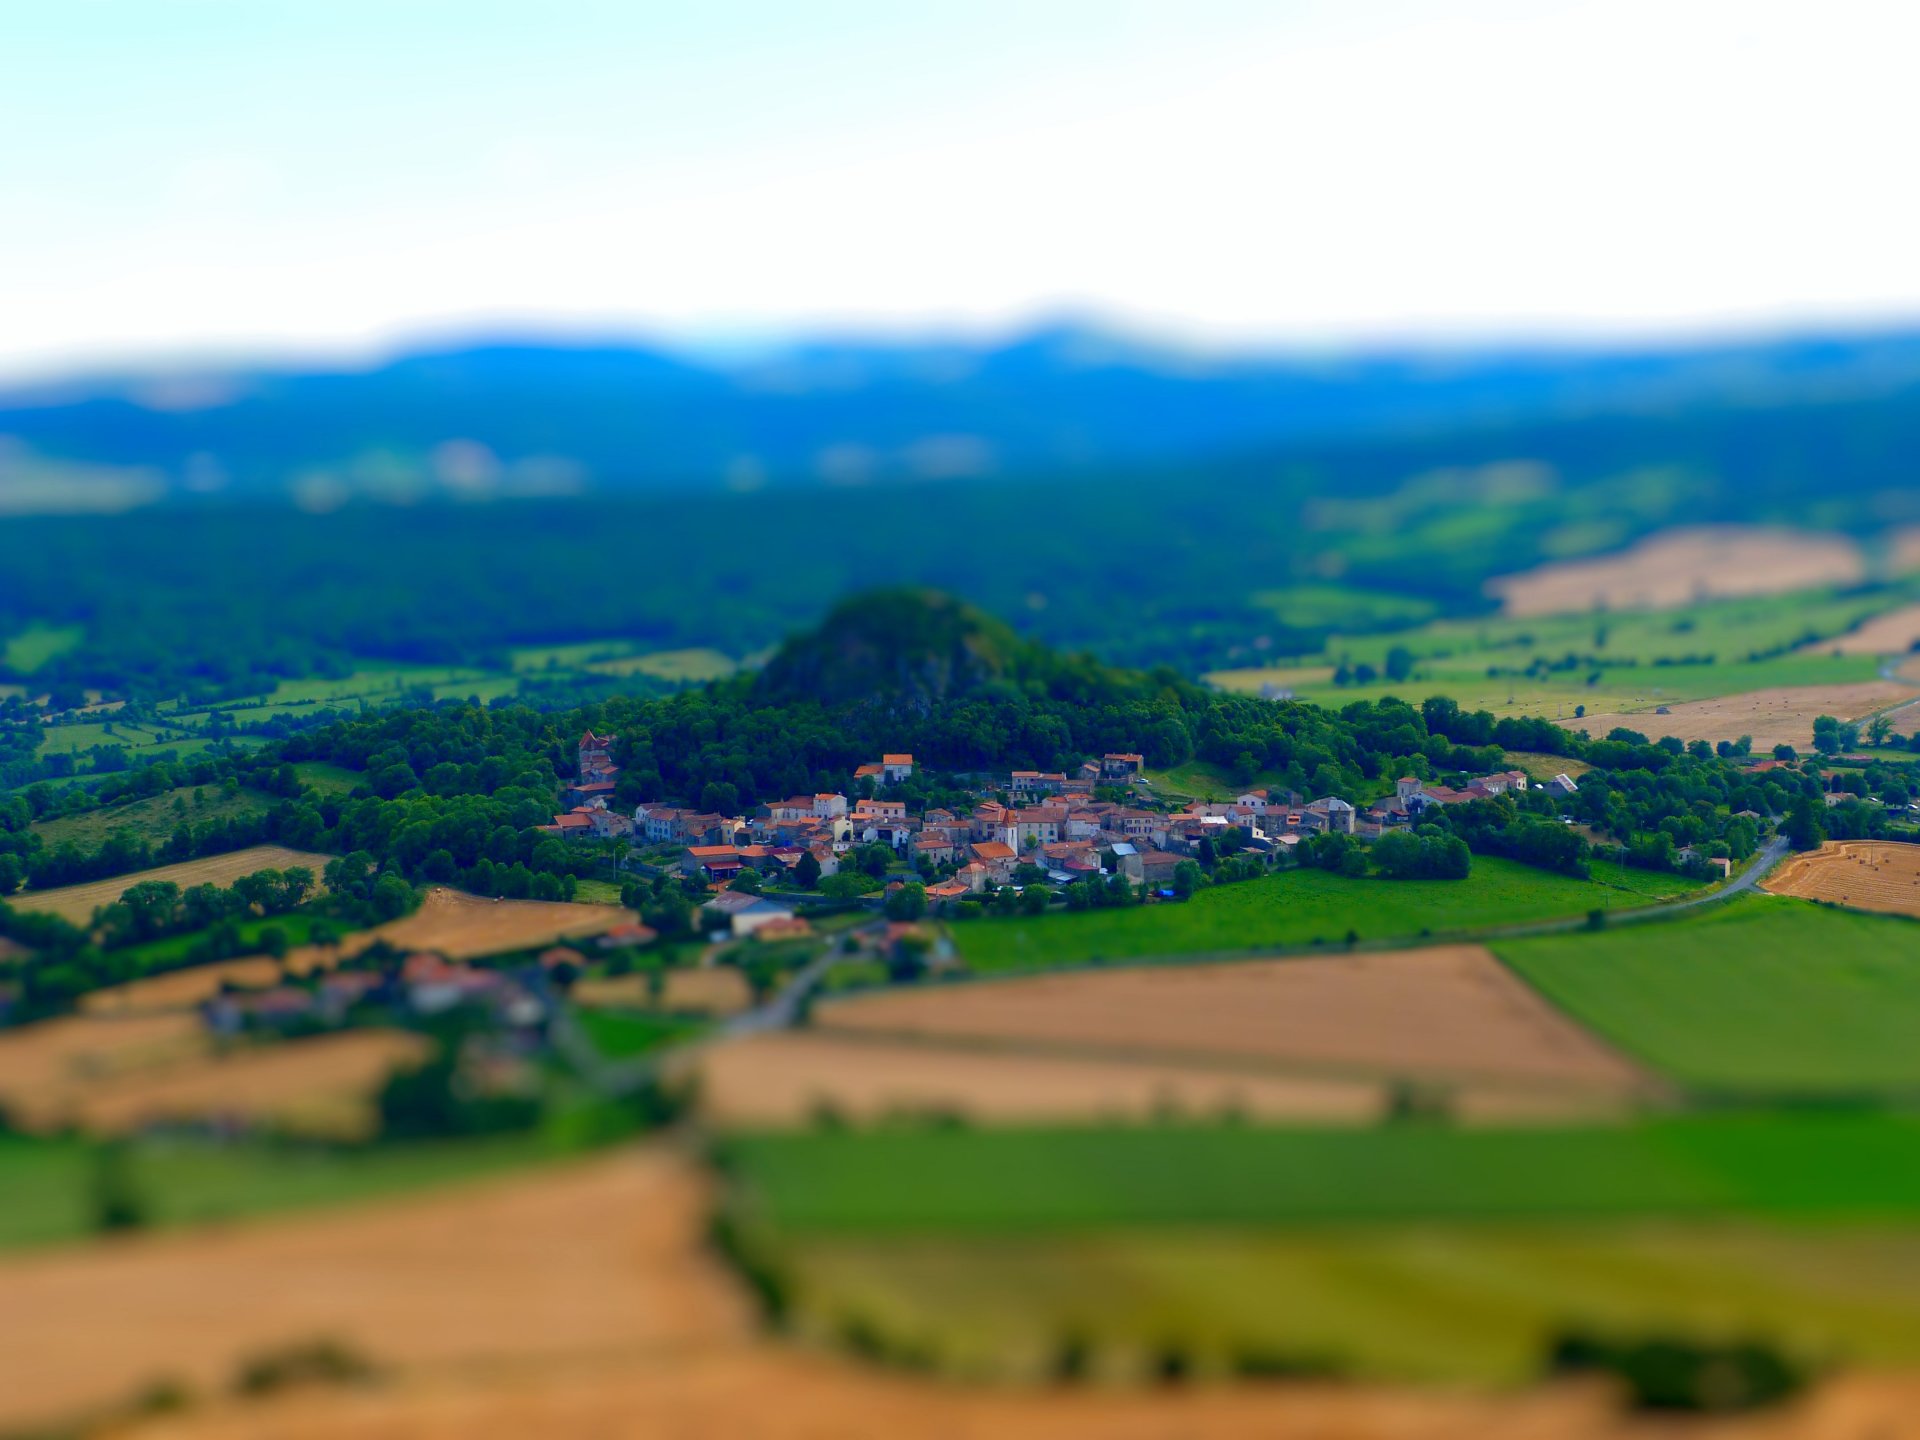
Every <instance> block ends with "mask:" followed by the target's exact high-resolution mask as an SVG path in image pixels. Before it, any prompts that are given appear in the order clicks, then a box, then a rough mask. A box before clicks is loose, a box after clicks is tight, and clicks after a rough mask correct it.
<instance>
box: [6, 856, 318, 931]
mask: <svg viewBox="0 0 1920 1440" xmlns="http://www.w3.org/2000/svg"><path fill="white" fill-rule="evenodd" d="M331 859H333V857H332V856H331V855H316V854H314V853H313V852H311V851H308V850H289V849H287V847H286V846H284V845H254V846H250V847H249V848H247V849H245V850H234V851H232V852H230V853H228V854H226V855H209V856H207V857H206V858H204V859H201V860H183V861H182V862H181V863H180V864H178V865H161V866H159V867H158V868H156V869H153V870H140V871H136V872H135V873H134V874H132V875H116V876H114V877H113V878H112V879H111V880H90V881H88V882H87V883H86V884H84V885H62V886H60V887H59V888H58V889H55V890H36V891H33V892H30V893H28V894H25V895H15V896H13V897H11V898H10V899H9V900H8V902H7V903H8V904H9V905H11V906H13V908H14V909H16V910H44V911H48V912H50V913H52V914H55V915H59V916H61V917H62V918H64V919H67V920H71V921H72V922H73V923H74V924H76V925H81V924H85V923H86V922H87V921H88V920H91V919H92V918H93V912H94V911H95V910H98V909H99V908H100V907H101V906H102V905H111V904H112V903H113V902H114V901H116V900H118V899H119V898H120V897H121V896H122V895H124V894H125V893H126V892H127V891H128V890H129V889H131V888H132V887H133V886H135V885H139V884H141V883H143V882H145V881H148V880H171V881H172V882H173V883H174V884H176V885H178V886H179V887H180V888H181V889H182V890H184V889H186V888H187V887H188V886H190V885H222V886H225V885H231V884H232V883H233V882H234V881H235V880H238V879H239V878H240V877H241V876H242V875H251V874H252V873H253V872H254V871H256V870H291V869H293V868H294V867H295V866H297V865H304V866H305V867H306V868H307V869H309V870H311V871H313V876H314V879H315V881H316V882H317V881H318V880H319V878H320V872H321V871H323V870H325V869H326V868H327V862H328V861H330V860H331Z"/></svg>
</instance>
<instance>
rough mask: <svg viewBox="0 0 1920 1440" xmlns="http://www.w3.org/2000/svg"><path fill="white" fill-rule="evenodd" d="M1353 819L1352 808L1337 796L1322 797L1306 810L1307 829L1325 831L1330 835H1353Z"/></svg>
mask: <svg viewBox="0 0 1920 1440" xmlns="http://www.w3.org/2000/svg"><path fill="white" fill-rule="evenodd" d="M1354 818H1355V812H1354V808H1353V806H1351V805H1349V804H1348V803H1347V802H1346V801H1344V800H1342V799H1341V798H1340V797H1339V796H1338V795H1323V796H1321V797H1320V798H1319V799H1318V800H1315V801H1314V802H1313V803H1312V804H1310V805H1308V806H1307V808H1306V823H1307V826H1308V828H1309V829H1313V830H1325V831H1327V832H1328V833H1330V834H1335V833H1337V834H1343V835H1351V834H1353V822H1354Z"/></svg>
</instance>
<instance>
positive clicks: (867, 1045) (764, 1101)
mask: <svg viewBox="0 0 1920 1440" xmlns="http://www.w3.org/2000/svg"><path fill="white" fill-rule="evenodd" d="M687 1063H689V1064H692V1065H695V1066H697V1068H698V1071H699V1075H700V1106H701V1111H702V1113H703V1114H704V1115H705V1116H706V1117H707V1118H708V1119H709V1120H711V1121H713V1122H714V1123H716V1124H720V1125H741V1126H753V1127H762V1126H790V1125H804V1124H808V1123H810V1122H811V1121H813V1120H814V1119H815V1118H816V1117H817V1116H818V1115H819V1114H820V1112H821V1111H822V1110H827V1109H831V1110H833V1111H837V1112H839V1113H840V1114H842V1115H845V1116H847V1117H850V1118H857V1119H862V1120H873V1119H882V1118H885V1117H887V1116H894V1115H912V1114H925V1113H931V1112H939V1113H944V1114H960V1115H965V1116H967V1117H968V1118H969V1119H972V1120H976V1121H983V1122H984V1121H996V1122H1019V1123H1027V1124H1040V1123H1054V1122H1069V1121H1101V1120H1125V1121H1137V1120H1146V1119H1151V1118H1154V1117H1156V1116H1162V1115H1168V1114H1179V1115H1185V1116H1223V1115H1228V1114H1239V1115H1245V1116H1248V1117H1250V1118H1259V1119H1263V1120H1288V1121H1296V1122H1298V1121H1309V1122H1324V1123H1328V1124H1341V1125H1359V1124H1367V1123H1371V1122H1372V1121H1374V1120H1376V1119H1378V1118H1379V1116H1380V1115H1381V1113H1382V1112H1383V1110H1384V1108H1385V1105H1386V1088H1385V1086H1384V1085H1382V1084H1380V1083H1379V1082H1377V1081H1369V1080H1361V1079H1351V1078H1346V1077H1340V1076H1287V1075H1263V1074H1258V1073H1254V1074H1248V1073H1246V1072H1244V1071H1240V1072H1236V1071H1233V1070H1223V1069H1209V1068H1207V1067H1206V1066H1205V1065H1179V1064H1171V1063H1167V1062H1164V1061H1155V1060H1152V1059H1142V1060H1133V1059H1128V1058H1126V1057H1125V1056H1120V1057H1114V1058H1105V1057H1097V1056H1093V1057H1089V1056H1076V1055H1063V1054H1031V1053H1020V1052H1012V1051H1008V1050H996V1049H986V1048H968V1047H966V1046H963V1045H950V1044H940V1043H927V1042H920V1041H912V1040H891V1039H887V1038H883V1037H878V1036H869V1035H862V1034H859V1033H856V1032H853V1031H844V1032H839V1033H820V1032H815V1033H807V1032H792V1031H788V1032H780V1033H775V1034H767V1035H755V1036H752V1037H750V1038H748V1039H745V1040H737V1041H733V1042H731V1043H729V1044H725V1045H715V1046H711V1047H708V1048H707V1049H705V1050H703V1051H701V1052H700V1053H699V1055H698V1056H697V1057H695V1058H694V1059H693V1060H691V1061H689V1062H687Z"/></svg>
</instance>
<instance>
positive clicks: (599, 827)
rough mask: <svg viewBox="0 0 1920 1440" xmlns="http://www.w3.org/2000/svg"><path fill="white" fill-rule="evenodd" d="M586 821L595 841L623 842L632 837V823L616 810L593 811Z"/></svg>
mask: <svg viewBox="0 0 1920 1440" xmlns="http://www.w3.org/2000/svg"><path fill="white" fill-rule="evenodd" d="M587 821H588V823H589V825H590V826H591V827H592V829H593V835H594V838H595V839H596V840H625V839H628V838H630V837H631V836H632V835H633V821H632V820H630V819H629V818H628V817H626V816H625V815H622V814H620V812H619V811H617V810H594V811H592V812H591V813H590V814H589V815H588V816H587Z"/></svg>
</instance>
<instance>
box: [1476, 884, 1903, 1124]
mask: <svg viewBox="0 0 1920 1440" xmlns="http://www.w3.org/2000/svg"><path fill="white" fill-rule="evenodd" d="M1494 950H1495V951H1496V953H1497V954H1498V955H1499V956H1500V957H1501V959H1503V960H1505V961H1506V962H1507V963H1508V964H1509V965H1511V966H1513V968H1514V969H1515V970H1517V971H1518V972H1519V973H1520V975H1521V976H1522V978H1524V979H1526V980H1527V981H1529V982H1530V983H1531V984H1532V985H1534V986H1535V987H1536V988H1537V989H1538V990H1540V991H1541V993H1543V994H1544V995H1546V997H1547V998H1548V999H1549V1000H1552V1001H1553V1002H1554V1003H1555V1004H1557V1005H1558V1006H1560V1008H1561V1009H1563V1010H1565V1011H1566V1012H1567V1013H1568V1014H1570V1015H1572V1016H1573V1017H1574V1018H1575V1019H1577V1020H1579V1021H1581V1022H1583V1023H1585V1024H1586V1025H1588V1026H1590V1027H1591V1028H1592V1029H1594V1030H1595V1031H1597V1032H1598V1033H1599V1034H1600V1035H1602V1036H1603V1037H1605V1038H1606V1039H1608V1040H1610V1041H1612V1042H1613V1043H1614V1044H1615V1045H1617V1046H1618V1047H1619V1048H1620V1049H1621V1050H1623V1051H1625V1052H1626V1053H1628V1054H1630V1055H1634V1056H1637V1057H1639V1058H1640V1059H1642V1060H1644V1061H1646V1062H1647V1063H1648V1064H1650V1065H1652V1066H1654V1067H1655V1068H1656V1069H1659V1070H1662V1071H1664V1072H1665V1073H1667V1074H1668V1075H1670V1076H1672V1077H1673V1078H1674V1079H1676V1080H1679V1081H1681V1082H1683V1083H1685V1084H1688V1085H1692V1086H1697V1087H1701V1088H1703V1089H1709V1090H1724V1091H1735V1092H1749V1093H1762V1094H1786V1093H1801V1094H1840V1093H1855V1092H1861V1091H1873V1090H1886V1089H1891V1090H1901V1091H1912V1090H1920V1046H1916V1045H1915V1044H1914V1043H1913V1041H1914V1027H1913V1018H1912V1017H1913V1015H1914V1014H1915V1013H1916V1007H1920V927H1917V926H1915V925H1914V924H1913V923H1912V922H1911V921H1907V920H1901V919H1893V918H1881V917H1876V916H1869V915H1858V914H1853V913H1850V912H1847V911H1842V910H1830V909H1824V908H1821V907H1817V906H1814V905H1809V904H1807V903H1806V902H1804V901H1799V900H1787V899H1778V898H1775V897H1772V896H1743V897H1741V898H1740V899H1738V900H1736V901H1734V902H1732V903H1730V904H1729V905H1727V906H1726V907H1724V908H1721V909H1716V910H1713V911H1710V912H1706V913H1703V914H1700V915H1697V916H1690V917H1688V918H1686V919H1683V920H1678V921H1675V922H1673V923H1671V924H1659V925H1646V926H1635V927H1633V928H1631V929H1622V930H1618V931H1614V932H1611V933H1601V934H1578V935H1555V936H1543V937H1540V938H1537V939H1531V940H1507V941H1498V942H1495V945H1494Z"/></svg>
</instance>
